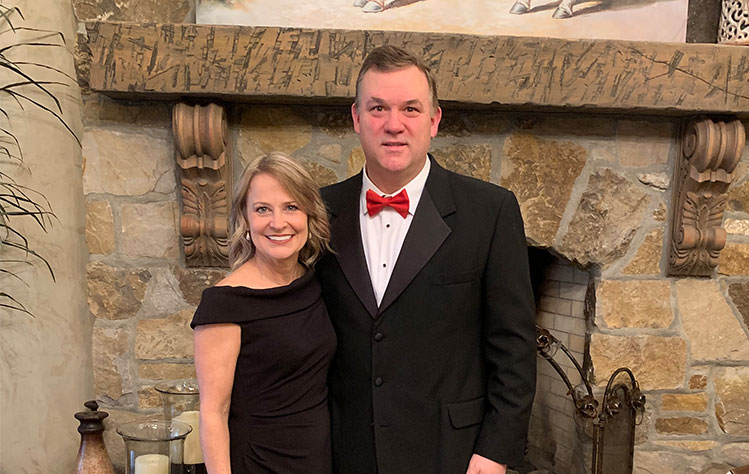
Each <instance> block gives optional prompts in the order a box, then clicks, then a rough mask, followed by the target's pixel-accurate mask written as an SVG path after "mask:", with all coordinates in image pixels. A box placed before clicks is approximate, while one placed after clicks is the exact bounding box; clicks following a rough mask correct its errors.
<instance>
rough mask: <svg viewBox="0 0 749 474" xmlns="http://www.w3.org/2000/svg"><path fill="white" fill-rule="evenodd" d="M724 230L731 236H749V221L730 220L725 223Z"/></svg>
mask: <svg viewBox="0 0 749 474" xmlns="http://www.w3.org/2000/svg"><path fill="white" fill-rule="evenodd" d="M723 228H724V229H726V232H727V233H728V234H729V235H741V236H749V219H731V218H728V219H726V220H725V222H723ZM747 271H749V270H747Z"/></svg>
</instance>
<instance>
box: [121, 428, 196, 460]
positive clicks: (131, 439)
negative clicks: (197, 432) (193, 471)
mask: <svg viewBox="0 0 749 474" xmlns="http://www.w3.org/2000/svg"><path fill="white" fill-rule="evenodd" d="M191 431H192V428H191V427H190V425H189V424H187V423H182V422H180V421H176V420H164V419H148V420H139V421H133V422H130V423H125V424H124V425H121V426H120V427H119V428H117V433H118V434H119V435H120V436H122V439H123V440H124V441H125V454H126V455H127V461H126V463H125V474H182V472H183V465H182V459H183V447H184V441H185V437H186V436H187V435H188V434H189V433H190V432H191Z"/></svg>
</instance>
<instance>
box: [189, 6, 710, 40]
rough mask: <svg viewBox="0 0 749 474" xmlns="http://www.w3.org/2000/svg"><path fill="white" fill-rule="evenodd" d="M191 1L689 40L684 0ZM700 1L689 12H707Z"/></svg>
mask: <svg viewBox="0 0 749 474" xmlns="http://www.w3.org/2000/svg"><path fill="white" fill-rule="evenodd" d="M196 1H197V9H196V19H197V23H199V24H230V25H246V26H271V27H291V28H310V29H351V30H384V31H412V32H433V33H458V34H474V35H489V36H492V35H512V36H536V37H554V38H570V39H571V38H581V39H607V40H633V41H655V42H671V43H684V42H686V41H687V39H688V38H687V23H688V19H689V18H690V0H333V1H330V0H306V1H301V2H300V1H299V0H196ZM711 1H712V3H717V4H719V3H720V2H719V1H716V0H711ZM692 3H695V4H697V3H700V2H695V1H694V0H692ZM701 3H702V4H703V5H700V6H701V7H702V8H698V9H697V10H696V11H695V12H694V15H693V16H694V17H697V16H700V17H706V16H709V14H708V13H709V12H708V11H707V9H708V7H707V6H705V5H704V4H706V3H707V2H701ZM692 9H693V10H694V8H692ZM710 14H712V13H710Z"/></svg>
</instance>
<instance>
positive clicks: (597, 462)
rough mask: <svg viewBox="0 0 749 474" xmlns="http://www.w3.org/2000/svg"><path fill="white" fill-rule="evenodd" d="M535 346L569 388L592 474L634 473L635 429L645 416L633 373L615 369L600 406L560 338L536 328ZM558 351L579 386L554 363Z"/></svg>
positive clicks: (538, 327)
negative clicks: (573, 371)
mask: <svg viewBox="0 0 749 474" xmlns="http://www.w3.org/2000/svg"><path fill="white" fill-rule="evenodd" d="M536 345H537V351H538V354H539V355H540V356H541V357H543V358H544V359H546V361H547V362H548V363H549V364H551V366H552V367H554V370H555V371H556V372H557V373H558V374H559V376H560V377H561V378H562V380H563V381H564V383H565V385H566V386H567V389H568V391H567V394H568V395H569V396H570V397H571V398H572V401H573V403H574V404H575V422H576V423H577V424H578V425H579V427H580V428H581V430H580V431H582V432H583V433H585V435H586V436H587V437H589V438H590V440H591V441H592V457H591V458H592V459H591V466H590V472H591V473H592V474H604V473H606V474H631V473H632V468H633V457H634V444H635V426H636V425H637V424H639V422H641V420H642V417H643V415H644V413H645V395H643V393H642V392H641V391H640V386H639V384H638V383H637V380H636V379H635V376H634V374H633V373H632V371H631V370H630V369H628V368H626V367H621V368H619V369H617V370H615V371H614V373H613V374H612V375H611V377H610V378H609V381H608V384H607V385H606V389H605V390H604V392H603V398H602V401H601V402H600V403H599V401H598V400H597V399H596V397H595V396H594V395H593V389H592V387H591V385H590V383H589V382H588V380H587V378H586V377H585V374H584V372H583V368H582V366H581V365H580V363H579V362H578V361H577V360H575V358H574V357H573V356H572V354H571V353H570V351H569V350H568V349H567V347H565V346H564V344H562V342H561V341H559V339H557V338H556V337H554V335H552V334H551V333H550V332H549V331H548V330H546V329H544V328H542V327H540V326H536ZM559 350H561V351H562V353H563V354H564V355H565V356H566V357H567V358H568V359H569V360H570V362H571V363H572V364H573V365H574V367H575V369H576V370H577V371H578V373H579V374H580V379H581V380H582V383H581V384H579V385H578V386H573V385H572V382H571V381H570V378H569V377H568V376H567V373H566V372H565V370H564V369H563V368H562V367H561V366H560V365H559V363H558V362H557V361H556V360H554V356H555V355H556V354H557V353H558V351H559Z"/></svg>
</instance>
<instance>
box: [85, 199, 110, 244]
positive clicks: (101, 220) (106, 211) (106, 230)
mask: <svg viewBox="0 0 749 474" xmlns="http://www.w3.org/2000/svg"><path fill="white" fill-rule="evenodd" d="M86 244H87V245H88V253H92V254H110V253H112V252H114V217H113V216H112V206H110V205H109V201H91V202H88V203H86Z"/></svg>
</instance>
